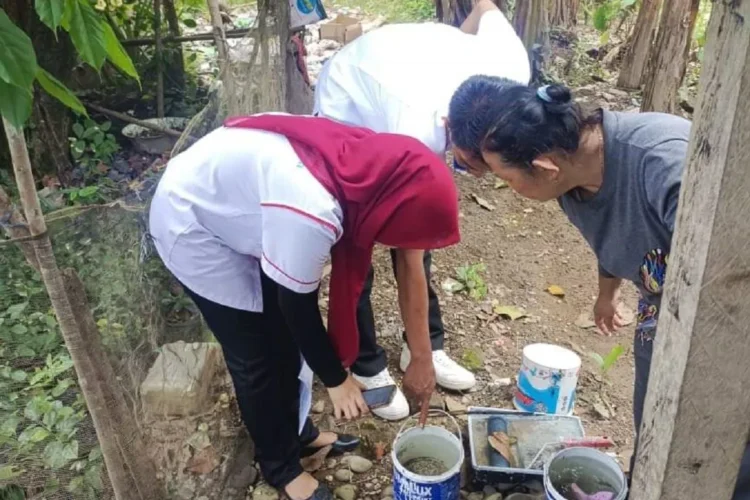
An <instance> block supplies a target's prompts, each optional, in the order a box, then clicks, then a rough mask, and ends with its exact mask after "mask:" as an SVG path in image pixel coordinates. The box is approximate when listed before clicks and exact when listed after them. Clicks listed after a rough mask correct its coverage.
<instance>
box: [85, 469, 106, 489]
mask: <svg viewBox="0 0 750 500" xmlns="http://www.w3.org/2000/svg"><path fill="white" fill-rule="evenodd" d="M83 477H84V478H86V483H87V484H88V485H89V486H91V488H93V489H94V491H102V490H103V489H104V483H102V468H101V467H100V466H98V465H96V466H93V467H89V468H88V469H86V472H85V473H84V474H83Z"/></svg>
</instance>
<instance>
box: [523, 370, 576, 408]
mask: <svg viewBox="0 0 750 500" xmlns="http://www.w3.org/2000/svg"><path fill="white" fill-rule="evenodd" d="M563 378H564V374H563V371H562V370H538V369H537V368H535V367H534V368H531V369H526V370H525V369H523V368H522V369H521V372H520V373H519V375H518V388H517V389H516V395H515V400H514V402H515V403H516V406H517V407H518V408H519V409H521V410H524V411H530V412H538V413H557V414H568V413H570V412H571V411H572V410H573V404H574V403H575V387H573V388H572V390H567V391H561V381H562V380H563ZM532 380H534V381H536V382H537V384H538V385H540V386H541V387H536V386H535V384H534V383H533V382H532Z"/></svg>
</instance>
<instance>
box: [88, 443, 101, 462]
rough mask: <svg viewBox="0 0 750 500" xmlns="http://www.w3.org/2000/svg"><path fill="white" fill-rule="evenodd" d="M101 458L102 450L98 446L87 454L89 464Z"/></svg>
mask: <svg viewBox="0 0 750 500" xmlns="http://www.w3.org/2000/svg"><path fill="white" fill-rule="evenodd" d="M100 458H102V449H101V448H100V447H99V446H95V447H93V448H92V449H91V451H90V452H89V462H96V461H97V460H99V459H100Z"/></svg>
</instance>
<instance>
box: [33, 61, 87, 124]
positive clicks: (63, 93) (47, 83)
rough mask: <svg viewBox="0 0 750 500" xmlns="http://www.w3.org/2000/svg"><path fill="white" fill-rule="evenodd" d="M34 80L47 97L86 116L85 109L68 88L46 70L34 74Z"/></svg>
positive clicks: (40, 69)
mask: <svg viewBox="0 0 750 500" xmlns="http://www.w3.org/2000/svg"><path fill="white" fill-rule="evenodd" d="M36 80H37V81H38V82H39V85H41V86H42V88H43V89H44V91H45V92H47V93H48V94H49V95H51V96H52V97H54V98H55V99H57V100H58V101H60V102H61V103H63V104H64V105H66V106H67V107H69V108H70V109H72V110H73V111H75V112H76V113H78V114H79V115H85V114H86V108H84V107H83V104H81V101H79V100H78V97H76V95H75V94H74V93H73V92H72V91H71V90H70V89H69V88H68V87H66V86H65V85H63V83H62V82H61V81H60V80H58V79H57V78H55V77H54V76H52V75H51V74H49V73H48V72H47V71H46V70H44V69H42V68H39V70H38V71H37V74H36Z"/></svg>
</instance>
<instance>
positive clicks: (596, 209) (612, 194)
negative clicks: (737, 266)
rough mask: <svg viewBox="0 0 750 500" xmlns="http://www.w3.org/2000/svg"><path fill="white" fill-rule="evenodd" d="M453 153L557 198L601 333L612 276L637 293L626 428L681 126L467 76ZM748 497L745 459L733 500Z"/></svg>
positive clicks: (554, 89)
mask: <svg viewBox="0 0 750 500" xmlns="http://www.w3.org/2000/svg"><path fill="white" fill-rule="evenodd" d="M448 119H449V127H450V134H451V141H452V143H453V145H454V148H453V152H454V155H455V157H456V159H457V161H458V162H459V163H461V164H463V165H464V166H469V167H471V168H472V170H473V171H484V172H488V171H492V173H494V174H495V175H497V176H498V177H500V178H502V179H503V180H504V181H506V182H507V183H508V185H509V186H510V187H511V188H512V189H513V190H514V191H516V192H517V193H519V194H520V195H522V196H525V197H527V198H531V199H535V200H539V201H549V200H553V199H557V200H558V202H559V203H560V206H561V207H562V209H563V211H564V212H565V214H566V215H567V216H568V218H569V219H570V221H571V222H572V223H573V225H574V226H576V227H577V228H578V230H579V231H580V232H581V234H582V235H583V237H584V238H585V239H586V241H587V242H588V244H589V245H590V246H591V248H592V250H593V251H594V253H595V254H596V257H597V260H598V267H599V294H598V298H597V299H596V302H595V304H594V319H595V322H596V325H597V327H598V329H599V331H600V332H601V333H603V334H605V335H610V334H612V333H614V332H615V331H616V330H617V329H618V328H619V327H620V326H622V318H620V316H619V315H618V313H617V304H618V300H619V289H620V284H621V283H622V280H629V281H631V282H633V283H634V284H635V285H636V286H637V287H638V289H639V291H640V301H639V304H638V323H637V326H636V338H635V342H634V353H635V361H636V363H635V364H636V377H635V378H636V379H635V390H634V401H633V416H634V420H635V424H636V429H639V428H640V424H641V419H642V417H643V403H644V400H645V396H646V388H647V386H648V374H649V367H650V364H651V357H652V352H653V340H654V336H655V334H656V324H657V319H658V315H659V307H660V301H661V294H662V290H663V288H664V278H665V276H666V267H667V263H668V261H669V252H670V247H671V240H672V233H673V232H674V224H675V214H676V212H677V201H678V197H679V193H680V182H681V178H682V171H683V166H684V163H685V158H686V156H687V148H688V141H689V137H690V122H689V121H687V120H684V119H682V118H680V117H677V116H673V115H667V114H661V113H617V112H610V111H606V110H598V111H597V112H595V113H593V114H590V115H585V114H583V113H582V111H581V109H580V107H579V106H578V105H577V104H576V103H575V102H574V101H573V100H572V97H571V93H570V90H568V89H567V88H566V87H563V86H561V85H548V86H545V87H541V88H539V89H533V88H529V87H526V86H520V85H517V84H513V83H511V82H509V81H507V80H503V79H501V78H496V77H488V76H474V77H472V78H470V79H468V80H467V81H465V82H464V83H463V84H462V85H461V86H460V87H459V88H458V90H457V91H456V93H455V94H454V95H453V99H452V101H451V104H450V111H449V118H448ZM744 498H750V454H749V453H746V454H745V459H744V460H743V464H742V470H741V471H740V477H739V479H738V483H737V489H736V491H735V496H734V500H739V499H744Z"/></svg>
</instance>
